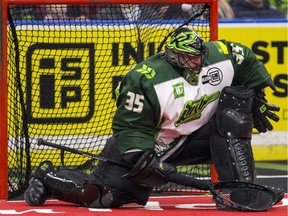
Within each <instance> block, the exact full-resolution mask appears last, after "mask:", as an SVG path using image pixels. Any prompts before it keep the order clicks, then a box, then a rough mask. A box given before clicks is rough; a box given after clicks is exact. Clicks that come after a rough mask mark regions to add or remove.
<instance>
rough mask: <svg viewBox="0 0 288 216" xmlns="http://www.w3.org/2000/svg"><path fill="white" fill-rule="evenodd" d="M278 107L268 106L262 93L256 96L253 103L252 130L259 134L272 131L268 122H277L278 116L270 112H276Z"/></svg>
mask: <svg viewBox="0 0 288 216" xmlns="http://www.w3.org/2000/svg"><path fill="white" fill-rule="evenodd" d="M279 110H280V107H279V106H277V105H274V104H268V103H267V100H266V99H265V94H264V92H263V91H261V92H260V93H258V94H256V96H255V97H254V101H253V123H254V128H255V129H256V130H257V131H258V132H259V133H265V132H266V131H267V130H269V131H271V130H273V126H272V124H271V123H270V120H269V119H271V120H273V121H275V122H278V121H279V116H278V115H276V114H275V113H272V112H271V111H275V112H278V111H279Z"/></svg>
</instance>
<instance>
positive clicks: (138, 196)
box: [90, 137, 152, 206]
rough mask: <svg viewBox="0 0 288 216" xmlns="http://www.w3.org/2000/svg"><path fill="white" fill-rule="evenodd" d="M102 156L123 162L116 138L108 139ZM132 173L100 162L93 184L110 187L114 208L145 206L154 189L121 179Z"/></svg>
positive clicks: (123, 168)
mask: <svg viewBox="0 0 288 216" xmlns="http://www.w3.org/2000/svg"><path fill="white" fill-rule="evenodd" d="M101 156H103V157H105V158H110V159H113V160H117V161H122V157H121V154H120V152H119V150H118V148H117V141H116V139H115V138H114V137H111V138H109V139H108V141H107V143H106V145H105V147H104V149H103V151H102V153H101ZM129 171H130V169H129V168H126V167H123V166H119V165H114V164H111V163H109V162H103V161H99V163H98V165H97V167H96V168H95V169H94V172H93V174H92V175H91V177H90V181H91V182H95V183H97V184H101V185H105V186H108V187H109V188H110V189H111V192H112V194H113V199H114V202H115V203H114V204H113V206H121V205H123V204H128V203H137V204H139V205H145V204H146V203H147V201H148V198H149V196H150V194H151V192H152V188H148V187H144V186H141V185H138V184H135V183H133V182H131V181H129V180H127V179H125V178H121V176H123V175H124V174H126V173H128V172H129Z"/></svg>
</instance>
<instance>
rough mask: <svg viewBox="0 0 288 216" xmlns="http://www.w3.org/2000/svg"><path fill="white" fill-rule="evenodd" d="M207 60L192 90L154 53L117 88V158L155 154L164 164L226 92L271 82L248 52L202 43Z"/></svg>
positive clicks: (233, 46)
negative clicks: (131, 152) (132, 152)
mask: <svg viewBox="0 0 288 216" xmlns="http://www.w3.org/2000/svg"><path fill="white" fill-rule="evenodd" d="M206 46H207V48H208V55H207V57H206V59H205V63H204V67H203V69H202V71H201V72H200V75H199V82H198V85H196V86H193V85H190V84H188V82H187V81H186V80H185V79H184V78H183V77H182V76H181V75H180V73H179V72H178V71H177V70H176V69H175V68H174V67H173V66H172V65H171V64H170V63H168V62H167V61H166V59H165V55H164V54H163V53H158V54H156V55H154V56H152V57H149V58H148V59H146V60H144V61H143V62H141V63H140V64H138V65H137V66H136V67H135V68H133V69H132V70H130V71H129V72H128V73H127V74H126V75H125V76H124V78H123V80H122V81H121V83H120V85H119V87H118V89H117V90H118V91H119V92H118V93H119V94H118V98H117V111H116V113H115V116H114V119H113V125H112V129H113V133H114V136H115V137H116V139H117V141H118V145H119V150H120V151H121V153H123V152H125V151H128V150H131V149H137V148H138V149H141V150H143V151H145V150H148V149H153V148H154V149H155V151H156V153H157V154H158V155H159V156H161V157H162V159H163V160H165V158H167V157H169V156H170V155H171V154H173V152H175V151H176V150H177V149H178V148H179V147H180V146H181V145H182V144H183V142H184V141H185V139H186V137H187V135H189V134H191V133H193V132H194V131H196V130H197V129H199V128H200V127H202V126H203V125H205V124H206V123H207V122H208V121H209V120H210V119H211V117H212V116H213V115H214V114H215V111H216V108H217V104H218V99H219V96H220V93H221V91H222V89H223V88H224V87H226V86H236V85H246V86H248V87H251V88H253V87H255V86H258V85H259V84H261V83H263V82H265V81H266V80H268V79H269V78H270V76H269V74H268V72H267V70H266V68H265V66H264V65H263V64H262V63H261V62H260V61H258V60H257V58H256V56H255V54H254V53H253V52H252V51H251V50H250V49H249V48H247V47H245V46H243V45H241V44H239V43H234V42H227V41H225V40H220V41H215V42H207V43H206Z"/></svg>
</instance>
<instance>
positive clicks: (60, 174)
mask: <svg viewBox="0 0 288 216" xmlns="http://www.w3.org/2000/svg"><path fill="white" fill-rule="evenodd" d="M86 179H87V176H86V175H85V174H83V173H82V172H79V171H76V170H70V169H61V170H59V171H56V172H54V173H48V174H47V175H46V176H45V179H44V180H45V184H46V185H47V186H48V187H49V189H50V190H51V192H52V195H53V197H54V198H56V199H59V200H62V201H66V202H70V203H75V204H79V205H83V206H86V207H90V208H106V207H111V206H113V196H112V193H111V192H110V190H109V188H107V187H104V186H101V185H97V184H89V183H87V180H86Z"/></svg>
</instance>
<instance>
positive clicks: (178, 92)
mask: <svg viewBox="0 0 288 216" xmlns="http://www.w3.org/2000/svg"><path fill="white" fill-rule="evenodd" d="M172 87H173V93H174V98H175V99H176V98H180V97H183V96H185V92H184V83H183V82H181V83H177V84H175V85H172Z"/></svg>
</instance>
